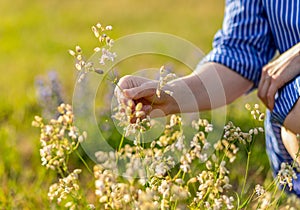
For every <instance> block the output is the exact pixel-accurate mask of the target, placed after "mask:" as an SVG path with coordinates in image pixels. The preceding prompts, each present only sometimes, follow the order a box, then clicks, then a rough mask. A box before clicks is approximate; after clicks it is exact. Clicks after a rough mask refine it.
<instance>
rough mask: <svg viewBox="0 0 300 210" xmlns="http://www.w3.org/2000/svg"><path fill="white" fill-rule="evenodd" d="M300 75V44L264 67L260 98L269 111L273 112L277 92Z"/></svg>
mask: <svg viewBox="0 0 300 210" xmlns="http://www.w3.org/2000/svg"><path fill="white" fill-rule="evenodd" d="M299 74H300V43H299V44H297V45H295V46H294V47H292V48H291V49H289V50H288V51H286V52H285V53H283V54H282V55H281V56H280V57H279V58H278V59H276V60H275V61H273V62H271V63H269V64H267V65H266V66H264V67H263V69H262V75H261V79H260V82H259V85H258V97H259V98H260V99H261V100H262V101H263V103H264V104H265V105H266V106H267V107H268V109H270V110H273V108H274V103H275V94H276V93H277V91H278V90H279V89H280V88H281V87H283V86H284V85H285V84H286V83H287V82H289V81H290V80H292V79H293V78H294V77H295V76H297V75H299Z"/></svg>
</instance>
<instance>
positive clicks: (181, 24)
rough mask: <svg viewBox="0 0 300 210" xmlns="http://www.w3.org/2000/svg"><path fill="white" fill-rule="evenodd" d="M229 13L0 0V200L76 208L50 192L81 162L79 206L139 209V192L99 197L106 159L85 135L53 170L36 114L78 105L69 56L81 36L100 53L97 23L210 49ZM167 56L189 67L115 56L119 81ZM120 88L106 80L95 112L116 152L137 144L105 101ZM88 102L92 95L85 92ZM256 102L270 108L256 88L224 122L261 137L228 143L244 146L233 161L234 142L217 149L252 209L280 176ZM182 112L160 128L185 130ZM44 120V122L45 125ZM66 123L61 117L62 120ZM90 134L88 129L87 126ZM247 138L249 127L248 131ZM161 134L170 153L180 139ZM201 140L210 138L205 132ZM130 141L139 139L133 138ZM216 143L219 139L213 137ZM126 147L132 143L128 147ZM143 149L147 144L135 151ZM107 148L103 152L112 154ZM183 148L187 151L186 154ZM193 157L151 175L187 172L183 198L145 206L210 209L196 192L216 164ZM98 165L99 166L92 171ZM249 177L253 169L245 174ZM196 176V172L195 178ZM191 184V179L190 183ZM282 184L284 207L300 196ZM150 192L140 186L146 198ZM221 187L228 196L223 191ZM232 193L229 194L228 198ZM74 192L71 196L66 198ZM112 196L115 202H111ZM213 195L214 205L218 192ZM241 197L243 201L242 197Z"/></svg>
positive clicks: (216, 5) (189, 4) (220, 4)
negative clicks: (200, 177) (47, 92)
mask: <svg viewBox="0 0 300 210" xmlns="http://www.w3.org/2000/svg"><path fill="white" fill-rule="evenodd" d="M223 13H224V1H223V0H201V1H199V0H198V1H196V0H187V1H180V0H165V1H138V0H132V1H129V0H118V1H94V0H93V1H78V0H75V1H56V0H55V1H37V0H28V1H23V0H16V1H8V0H2V1H1V2H0V69H1V77H0V143H1V147H0V184H1V186H0V209H66V208H71V207H72V208H73V206H71V204H70V206H68V205H67V207H65V204H66V203H67V202H66V201H63V202H62V203H63V204H64V205H58V204H57V200H55V199H53V201H51V196H49V195H48V191H49V187H50V186H51V185H52V184H53V183H56V182H58V179H59V178H62V177H67V175H69V174H70V172H71V171H73V170H74V169H78V168H79V169H81V170H82V171H81V173H80V175H79V178H78V180H77V181H78V183H79V186H80V190H78V196H77V194H76V196H77V197H76V196H75V197H76V199H75V198H74V199H75V200H76V202H75V201H74V202H75V204H76V205H75V206H74V209H88V207H89V208H91V209H92V207H93V206H95V207H96V209H104V208H108V209H133V208H134V207H135V204H134V199H132V200H131V201H128V202H127V201H124V202H125V203H126V205H125V204H124V203H122V205H121V206H118V205H117V204H115V206H114V205H112V203H113V201H109V202H108V201H106V200H105V199H107V198H102V197H103V196H99V192H98V194H97V189H96V188H97V184H96V186H95V182H96V180H101V177H102V176H101V173H103V169H102V168H101V167H100V166H99V165H98V166H95V165H96V163H95V162H94V161H93V160H91V159H90V158H89V156H88V155H86V154H85V153H84V151H83V150H82V149H81V147H80V144H78V145H77V146H78V148H77V146H76V148H74V152H73V153H71V154H70V155H69V156H68V161H67V166H68V168H69V170H68V171H67V170H66V171H63V172H61V171H60V172H59V173H58V170H57V169H58V168H59V167H58V168H55V170H51V168H50V169H48V170H47V169H46V167H44V166H42V162H41V157H40V149H41V143H40V134H41V133H40V130H39V129H37V128H35V127H32V121H33V120H34V117H35V116H36V115H38V116H42V117H43V118H44V123H45V124H47V123H48V121H49V119H50V118H56V117H57V116H56V115H55V113H56V108H57V106H58V105H59V104H56V102H57V101H61V102H64V103H66V104H72V97H73V94H74V88H75V84H76V81H77V79H76V77H77V74H76V70H75V66H74V58H73V57H72V56H70V54H69V52H68V50H69V49H75V46H77V45H79V46H80V47H81V48H82V50H83V52H84V55H85V56H86V57H90V56H91V55H92V54H93V49H94V48H95V47H96V46H97V45H98V44H99V43H98V41H97V39H95V37H94V34H93V32H92V30H91V26H93V25H95V24H96V23H98V22H101V23H103V24H109V25H112V26H113V30H112V31H111V32H110V36H111V37H112V38H113V39H115V40H117V39H118V38H122V37H124V36H127V35H131V34H136V33H140V32H163V33H169V34H172V35H175V36H178V37H181V38H183V39H185V40H187V41H189V42H191V43H193V44H194V45H195V46H197V47H198V48H200V49H201V50H202V51H203V53H204V54H207V53H208V52H209V51H210V49H211V48H212V46H211V44H212V40H213V36H214V34H215V33H216V32H217V30H218V29H219V28H220V27H221V26H222V18H223ZM182 50H184V49H182ZM162 65H166V66H168V67H169V68H170V69H171V71H174V72H175V73H176V74H177V75H179V76H181V75H186V74H188V73H190V72H191V70H190V69H188V68H187V67H185V66H184V65H183V64H182V63H181V62H180V61H176V60H174V59H171V58H168V57H166V56H157V55H139V56H136V57H131V58H129V59H126V60H124V61H122V62H120V63H119V64H118V65H116V66H115V74H116V75H114V76H115V78H114V79H116V80H117V79H118V78H120V77H122V76H124V75H127V74H133V73H135V72H137V71H139V70H141V69H152V68H156V69H157V70H159V68H160V67H161V66H162ZM49 72H50V77H49ZM51 72H52V73H51ZM51 75H52V78H53V75H55V78H56V79H57V80H56V81H58V82H59V97H60V98H59V100H57V98H55V99H53V98H52V99H53V101H54V102H53V101H52V102H53V103H51V102H49V101H48V102H45V101H41V100H40V97H39V96H40V95H41V93H40V92H38V90H39V91H40V90H41V89H37V87H38V85H37V84H38V81H42V82H45V83H46V84H48V83H49V81H50V79H51ZM114 87H115V86H114V84H112V83H111V82H110V81H106V82H105V83H103V84H102V86H100V87H99V90H98V93H97V97H96V116H97V117H98V124H99V128H100V129H102V131H103V133H104V135H105V138H106V140H107V141H108V142H109V144H110V145H111V146H112V147H113V148H116V150H118V151H123V150H124V151H125V149H124V148H125V147H124V145H125V143H126V142H127V143H129V144H130V142H129V140H128V139H125V140H124V139H123V138H122V132H118V130H117V129H116V128H114V124H113V122H112V119H111V115H112V114H113V113H110V110H109V111H108V110H107V106H108V107H110V100H111V97H112V90H113V88H114ZM83 103H85V102H84V101H83ZM245 104H250V106H251V108H249V107H248V110H247V109H246V108H245ZM254 104H259V111H257V113H258V112H259V114H261V113H263V112H264V109H265V108H264V106H263V105H262V104H261V103H260V102H259V100H258V99H257V97H256V92H251V93H249V94H248V95H246V96H243V97H242V98H240V99H239V100H238V101H236V102H234V103H233V104H231V105H229V106H228V107H227V108H226V109H224V110H225V111H223V113H222V116H226V123H227V122H229V121H231V122H233V124H234V125H236V126H238V127H240V128H241V130H242V131H244V132H245V133H248V135H251V136H253V139H254V140H253V141H251V142H247V143H245V144H243V143H241V142H236V141H235V142H234V143H230V144H232V145H235V146H237V147H239V151H238V152H237V153H236V154H235V153H234V152H233V151H232V152H233V153H234V156H235V157H234V160H233V159H230V158H231V157H229V156H228V153H227V152H226V151H221V150H220V152H219V153H218V154H217V155H219V156H218V157H219V158H221V157H223V159H226V158H228V159H227V162H228V166H226V167H228V170H229V171H230V173H228V174H226V176H228V177H229V179H230V185H231V188H230V190H231V194H230V196H231V197H232V199H233V200H232V201H231V202H232V204H233V205H234V206H235V208H237V207H240V208H245V207H248V208H249V209H252V208H258V207H260V206H261V205H262V204H261V203H260V202H262V201H261V200H260V199H259V198H257V199H256V200H255V199H254V201H253V203H252V204H248V203H247V198H248V197H250V196H251V195H252V194H253V192H255V186H256V185H257V184H259V185H260V186H264V187H266V186H269V185H270V184H272V182H273V177H272V172H271V170H270V166H269V160H268V157H267V155H266V153H265V142H264V133H263V132H262V131H261V130H259V129H258V128H260V127H263V122H262V121H259V120H254V119H253V114H252V115H251V113H250V112H251V110H253V109H254V110H258V107H257V106H254ZM249 110H250V111H249ZM136 111H139V110H136ZM224 112H226V113H224ZM61 114H62V115H63V114H65V111H62V112H61ZM200 116H201V117H203V118H208V120H210V119H211V118H212V117H211V116H212V114H211V112H204V113H201V114H200ZM214 117H216V116H214ZM75 119H76V116H75ZM174 119H175V118H174ZM180 120H181V119H180V118H176V120H175V121H176V123H175V124H176V126H177V127H176V126H174V125H173V126H174V127H172V126H170V127H169V128H162V130H164V129H169V130H171V131H170V132H171V133H172V132H174V133H175V132H176V131H179V130H180V129H179V128H178V126H179V127H180V126H181V121H180ZM72 123H73V122H72ZM201 123H202V124H201ZM201 123H200V121H199V122H198V125H197V126H198V127H197V126H196V131H197V132H198V131H199V132H200V131H201V132H202V130H203V129H204V130H205V129H206V130H205V132H204V133H205V136H207V134H208V133H209V132H211V131H210V129H209V127H210V125H209V121H207V122H206V121H205V123H204V124H203V122H202V121H201ZM196 124H197V123H196ZM200 124H201V125H200ZM72 125H73V124H72ZM224 125H225V124H224ZM230 125H231V124H230ZM36 126H37V127H39V126H41V124H38V125H36ZM58 126H61V125H60V124H59V125H58ZM68 126H69V124H68ZM194 126H195V123H194ZM190 127H192V126H190ZM253 128H257V130H256V131H255V132H258V130H259V132H258V134H256V133H255V134H253V132H254V131H253V130H252V131H250V130H251V129H253ZM68 129H69V127H68ZM79 129H80V128H79ZM176 129H179V130H176ZM201 129H202V130H201ZM207 129H208V130H207ZM219 129H220V128H219ZM222 129H223V128H222ZM188 131H189V130H188ZM196 131H195V132H196ZM81 132H82V131H81ZM105 132H106V133H105ZM168 132H169V131H168ZM212 132H213V131H212ZM174 133H172V135H173V134H174ZM204 133H203V134H204ZM80 135H82V136H81V137H80V138H83V136H85V135H84V134H82V133H81V134H80ZM80 135H79V134H78V136H76V138H75V137H74V139H76V141H79V140H78V139H80V138H79V136H80ZM174 135H175V134H174ZM176 135H178V134H176ZM176 135H175V136H176ZM201 135H202V134H201ZM162 136H163V135H162ZM88 137H89V134H87V138H88ZM226 138H227V137H226ZM228 138H229V137H228ZM247 138H248V137H246V136H245V139H247ZM251 138H252V137H251ZM80 140H81V139H80ZM123 140H124V142H123ZM154 140H155V142H156V144H157V145H159V144H161V145H159V146H157V148H159V149H158V150H160V152H162V153H166V151H165V150H164V148H163V146H167V145H169V146H170V145H172V144H173V143H174V142H167V143H166V144H165V145H164V143H162V142H161V141H162V140H160V139H154ZM217 140H218V139H216V140H215V141H217ZM228 141H230V140H228ZM203 142H204V143H205V141H204V140H203ZM203 142H202V143H203ZM77 143H78V142H77ZM131 143H132V142H131ZM204 143H203V144H204ZM74 144H75V143H74ZM141 145H142V144H141ZM141 145H138V146H141ZM73 146H74V145H73ZM131 146H132V147H134V146H133V145H132V144H131ZM135 146H137V145H135ZM202 146H203V145H202ZM211 146H212V147H213V143H212V145H211ZM122 147H124V148H123V150H122ZM154 147H155V145H154V146H153V145H152V146H150V144H147V145H146V147H145V148H144V150H143V152H145V153H146V151H147V152H149V151H148V150H151V149H153V148H154ZM225 147H226V146H225ZM250 148H251V152H250V150H249V149H250ZM135 149H136V148H135ZM153 151H154V149H153ZM153 151H152V152H153ZM222 152H223V153H224V154H223V153H222ZM150 153H151V152H150ZM249 153H251V155H250V154H249ZM101 154H102V153H101ZM136 154H141V153H138V152H137V153H135V155H136ZM221 154H223V156H222V155H221ZM98 155H99V153H98ZM102 155H103V156H105V154H102ZM180 155H182V156H184V155H186V154H180ZM249 156H250V158H249ZM119 158H120V159H122V158H123V157H122V156H119ZM194 159H196V158H194ZM194 159H193V161H194V162H193V163H190V165H191V168H192V169H191V170H192V171H188V170H187V169H186V168H182V167H181V165H184V164H183V162H184V161H180V160H178V162H177V163H178V164H179V165H174V166H173V167H172V169H171V170H170V171H168V173H167V172H165V173H160V174H159V176H158V175H157V174H156V175H155V176H154V175H153V176H152V178H153V177H154V178H155V179H156V180H160V181H159V183H161V185H162V184H163V183H164V182H165V181H166V180H172V179H171V178H173V179H174V183H175V180H177V178H180V179H182V180H181V181H183V182H185V184H182V185H180V184H178V183H179V181H180V180H179V181H178V180H177V181H178V183H177V182H176V183H177V184H178V185H180V190H183V193H182V194H180V195H182V196H183V198H182V199H178V201H177V200H176V201H174V200H172V199H173V198H172V199H171V198H170V196H169V197H167V198H163V196H161V195H160V194H159V192H160V191H159V190H158V198H157V199H158V203H159V202H162V201H164V202H167V203H168V205H167V204H166V205H165V206H164V205H163V204H161V203H160V204H159V205H158V204H157V203H155V202H154V203H152V204H147V205H150V206H148V208H146V207H145V206H146V203H145V204H143V205H144V207H145V208H144V209H155V208H156V209H157V208H159V209H176V208H178V209H186V208H192V209H203V208H204V206H205V205H206V208H209V207H208V203H206V204H205V203H202V204H201V199H202V197H201V198H200V197H199V196H198V197H197V195H198V194H197V189H196V188H197V187H199V183H195V182H196V179H197V174H201V171H202V169H203V171H205V170H207V168H208V170H210V166H208V165H207V162H206V160H205V161H204V164H203V163H202V165H200V164H199V165H198V163H195V161H196V160H194ZM221 159H222V158H221ZM223 159H222V160H223ZM117 160H118V158H117ZM230 160H232V161H230ZM209 161H210V162H213V161H216V162H215V167H216V168H220V167H221V165H222V163H221V162H222V161H219V162H218V161H217V160H216V159H214V158H213V159H210V160H209ZM99 162H101V161H99ZM229 162H232V163H229ZM205 163H206V164H205ZM213 163H214V162H213ZM180 164H181V165H180ZM218 164H219V165H218ZM93 169H94V173H95V174H93V173H91V171H92V170H93ZM185 170H187V171H185ZM216 170H217V169H216ZM154 171H155V170H154ZM246 171H247V173H246ZM76 172H78V171H76ZM214 173H215V174H218V173H219V172H216V171H214ZM75 174H76V173H75ZM99 174H100V175H99ZM166 174H168V176H169V178H170V177H171V178H170V179H169V178H168V179H167V178H164V176H165V177H167V176H166ZM73 175H74V174H73ZM216 176H219V174H218V175H216ZM102 178H103V177H102ZM192 178H195V179H192ZM245 178H247V181H246V182H245ZM116 179H118V181H119V182H120V183H122V182H124V183H127V184H128V183H130V184H128V186H129V185H130V186H131V187H132V188H134V189H135V190H136V191H135V190H133V191H134V192H133V191H132V192H131V193H132V194H134V193H135V192H137V191H138V190H137V189H138V187H141V191H143V193H144V194H146V188H147V187H149V186H148V185H149V183H148V184H145V183H142V184H141V183H140V182H139V183H138V184H137V183H136V182H134V183H132V182H130V181H128V180H127V182H126V181H124V179H122V178H120V177H118V178H116ZM189 179H190V180H192V181H190V182H189ZM187 183H189V184H190V183H191V185H188V184H187ZM143 184H144V185H143ZM146 185H147V187H146ZM126 186H127V185H126ZM150 186H151V184H150ZM225 188H226V187H225ZM225 188H224V189H225ZM153 189H154V188H153ZM174 189H175V188H174ZM178 189H179V188H178ZM276 189H277V188H276ZM225 191H226V190H225ZM95 192H96V193H95ZM185 192H186V193H185ZM211 193H212V192H209V191H207V195H203V198H206V197H209V194H211ZM222 193H223V192H222ZM280 193H281V192H280V190H278V192H274V195H272V196H274V198H275V197H276V196H277V197H278V196H280V199H278V200H275V201H274V202H275V203H274V206H275V207H279V206H281V207H280V208H281V209H289V207H287V205H289V206H290V207H291V206H293V205H294V206H296V205H297V202H298V204H299V201H296V199H295V198H294V197H292V198H289V197H288V196H285V194H282V195H280ZM128 194H130V193H128ZM144 194H139V195H140V197H142V195H144ZM254 194H255V193H254ZM254 194H253V196H254ZM188 195H189V196H190V197H189V196H188ZM107 196H108V195H107ZM131 196H132V195H131ZM144 196H145V195H144ZM148 196H149V195H148ZM193 196H194V197H195V198H196V199H195V200H193ZM205 196H206V197H205ZM215 196H221V195H219V194H218V195H217V194H216V195H215ZM230 196H229V195H228V199H229V198H230ZM54 197H55V196H54ZM71 197H72V196H71ZM133 197H134V196H132V198H133ZM179 197H180V196H179ZM146 198H148V197H146ZM253 198H254V197H253ZM272 198H273V197H272ZM72 199H73V198H70V197H68V199H67V201H71V200H72ZM101 199H102V200H101ZM164 199H165V200H164ZM197 199H198V200H197ZM251 199H252V197H251ZM100 200H101V201H100ZM249 201H250V200H249ZM105 202H107V203H110V204H108V205H106V206H105V205H104V204H105ZM139 202H141V201H139ZM209 202H211V203H210V204H211V205H212V203H213V199H212V200H211V201H209ZM224 202H225V201H224ZM239 202H240V203H239ZM243 203H244V204H245V206H243ZM127 204H128V205H127ZM157 205H158V206H157ZM141 206H142V205H141ZM141 206H139V207H140V209H143V207H141ZM229 207H230V205H229V204H228V205H227V206H226V205H225V204H224V206H223V207H222V208H223V209H227V208H229ZM222 208H221V209H222Z"/></svg>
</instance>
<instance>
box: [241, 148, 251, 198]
mask: <svg viewBox="0 0 300 210" xmlns="http://www.w3.org/2000/svg"><path fill="white" fill-rule="evenodd" d="M250 155H251V151H249V152H248V155H247V163H246V171H245V176H244V182H243V187H242V192H241V197H243V194H244V191H245V186H246V181H247V178H248V171H249V163H250Z"/></svg>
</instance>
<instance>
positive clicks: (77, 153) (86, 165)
mask: <svg viewBox="0 0 300 210" xmlns="http://www.w3.org/2000/svg"><path fill="white" fill-rule="evenodd" d="M75 153H76V155H77V156H78V157H79V159H80V160H81V162H82V163H83V165H84V166H85V167H86V168H87V170H88V171H89V172H90V173H91V174H93V172H92V170H91V169H90V167H89V166H88V164H87V163H86V162H85V160H84V159H83V158H82V156H81V155H80V153H79V152H78V151H77V150H75Z"/></svg>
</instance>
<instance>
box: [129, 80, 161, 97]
mask: <svg viewBox="0 0 300 210" xmlns="http://www.w3.org/2000/svg"><path fill="white" fill-rule="evenodd" d="M156 87H157V85H156V84H155V83H153V82H151V83H144V84H142V85H141V86H138V87H134V88H130V89H126V90H124V95H125V96H126V97H128V98H130V99H134V100H138V99H140V98H147V97H152V96H153V95H154V94H155V93H156Z"/></svg>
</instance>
